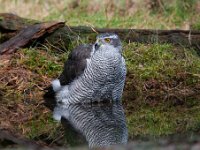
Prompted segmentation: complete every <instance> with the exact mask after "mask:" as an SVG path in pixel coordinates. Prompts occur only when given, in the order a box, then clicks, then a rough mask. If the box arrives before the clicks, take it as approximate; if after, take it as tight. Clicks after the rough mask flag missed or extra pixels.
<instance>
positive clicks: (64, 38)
mask: <svg viewBox="0 0 200 150" xmlns="http://www.w3.org/2000/svg"><path fill="white" fill-rule="evenodd" d="M38 23H40V22H39V21H35V20H31V19H30V20H29V19H24V18H21V17H18V16H16V15H13V14H0V43H2V42H5V41H7V42H8V43H9V42H12V43H13V44H14V43H15V42H13V39H10V38H11V37H13V36H16V35H18V36H20V34H21V32H20V31H22V30H24V29H26V28H29V30H30V29H31V27H34V26H31V25H36V24H38ZM104 32H115V33H117V34H119V36H120V38H121V39H122V40H123V41H125V42H128V43H129V42H138V43H146V44H150V43H171V44H174V45H179V46H184V47H193V48H195V49H196V50H198V52H199V53H200V31H192V30H147V29H108V28H92V27H85V26H77V27H73V26H62V25H61V26H58V28H57V29H56V30H54V31H53V32H51V34H48V35H42V36H41V37H42V39H43V40H42V41H39V40H38V42H40V43H42V44H44V45H51V46H53V47H54V48H55V49H61V50H65V49H67V47H68V45H69V43H70V42H71V41H73V40H77V39H78V38H80V37H88V38H89V39H91V40H92V41H94V40H95V36H96V34H98V33H104ZM9 39H10V40H12V41H10V40H9ZM25 45H26V44H25ZM3 48H4V49H6V48H5V47H3ZM18 48H19V47H18ZM0 51H3V50H2V48H1V47H0ZM6 51H8V53H9V51H11V52H12V51H13V50H9V48H8V49H6ZM3 53H6V52H5V51H4V52H3Z"/></svg>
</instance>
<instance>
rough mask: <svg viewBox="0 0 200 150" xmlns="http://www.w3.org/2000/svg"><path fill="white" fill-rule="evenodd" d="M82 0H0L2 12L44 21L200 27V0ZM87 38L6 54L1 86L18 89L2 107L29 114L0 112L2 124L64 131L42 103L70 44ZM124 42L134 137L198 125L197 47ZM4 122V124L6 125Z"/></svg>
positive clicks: (31, 133)
mask: <svg viewBox="0 0 200 150" xmlns="http://www.w3.org/2000/svg"><path fill="white" fill-rule="evenodd" d="M76 2H77V1H74V2H72V1H69V0H63V1H60V2H57V1H56V0H48V1H45V2H44V1H33V0H21V1H17V0H8V1H3V0H0V3H1V5H0V12H6V11H9V12H10V11H11V12H17V13H18V15H20V16H22V17H27V18H33V19H36V20H42V21H48V20H66V21H67V24H68V25H86V26H92V27H93V26H94V27H113V28H114V27H115V28H116V27H118V28H146V29H147V28H154V29H175V28H179V29H197V30H199V29H200V22H199V19H200V18H199V15H198V14H199V12H200V10H199V6H200V3H199V2H198V1H197V0H196V1H195V0H184V1H181V0H170V1H167V2H164V1H162V3H161V5H159V4H157V3H155V4H152V3H151V2H153V1H148V0H147V1H145V0H144V1H137V0H135V1H134V2H135V3H134V4H132V5H131V4H129V5H127V4H126V3H125V1H122V2H121V3H119V4H117V3H114V2H115V1H114V0H113V1H109V3H108V1H107V0H103V1H98V0H97V1H94V2H89V1H80V2H78V3H76ZM95 6H96V7H95ZM16 8H17V9H16ZM124 10H126V11H124ZM87 39H88V38H87V37H86V39H79V40H77V41H73V42H72V43H71V45H70V46H69V49H68V51H67V52H65V53H59V54H55V53H54V52H53V51H52V50H51V49H49V48H46V47H42V48H34V47H33V48H29V49H21V50H19V51H18V52H17V53H15V54H14V55H12V56H11V59H7V58H4V59H0V66H1V67H2V69H1V70H0V74H1V78H0V81H1V84H0V91H4V94H5V95H4V97H8V96H11V97H12V98H5V99H3V101H2V104H1V105H0V107H1V108H2V109H3V110H4V111H3V112H5V113H6V112H7V114H8V115H9V116H10V118H12V116H14V115H15V114H18V116H17V117H18V118H23V117H25V116H29V117H28V118H27V119H26V120H25V121H24V122H21V121H18V120H17V119H16V120H15V119H14V120H12V119H11V120H9V121H8V120H7V118H5V114H4V113H2V114H1V113H0V116H1V117H0V118H1V119H0V121H1V124H0V126H1V127H5V128H8V129H12V130H14V131H16V132H19V133H21V134H24V135H25V136H28V137H30V138H32V139H36V140H38V139H41V137H42V136H45V138H47V139H56V138H57V137H59V134H61V135H63V130H62V128H61V127H60V126H59V125H58V124H57V123H56V122H54V121H53V120H52V118H51V113H50V111H49V110H47V109H46V108H45V107H44V105H43V104H42V103H43V99H42V97H41V95H42V94H43V91H42V90H43V89H44V88H45V87H47V86H48V85H49V84H50V82H51V80H52V79H53V78H56V77H57V76H58V75H59V74H60V72H61V71H62V67H63V63H64V61H65V60H66V58H67V55H68V54H69V52H70V50H71V49H73V48H74V47H75V46H77V45H78V44H81V43H87V42H88V40H87ZM123 45H124V53H123V55H124V57H125V59H126V64H127V68H128V73H127V80H126V86H125V90H124V96H123V103H124V106H125V111H126V115H127V123H128V128H129V135H130V137H134V136H147V135H150V136H161V135H169V134H176V133H185V132H191V131H194V132H199V125H200V117H199V116H200V114H199V112H198V111H197V110H198V109H199V106H200V103H199V98H198V96H196V95H197V93H198V92H199V89H200V87H199V85H200V84H199V80H200V74H199V72H200V59H199V56H198V55H197V53H196V51H195V50H193V49H189V48H185V47H180V46H179V47H176V46H173V45H171V44H157V43H155V44H149V45H145V44H138V43H123ZM7 60H10V61H7ZM5 72H6V73H7V74H5ZM133 83H134V84H133ZM13 93H16V94H13ZM13 96H14V98H13ZM186 96H187V98H186ZM193 96H195V98H191V97H193ZM14 99H15V101H12V100H14ZM26 103H28V104H27V105H25V104H26ZM22 106H23V109H22V108H21V107H22ZM9 107H12V109H11V110H9V109H8V108H9ZM3 122H6V124H5V123H4V125H2V124H3ZM57 131H59V132H57ZM49 133H51V134H50V135H49ZM48 135H49V136H48Z"/></svg>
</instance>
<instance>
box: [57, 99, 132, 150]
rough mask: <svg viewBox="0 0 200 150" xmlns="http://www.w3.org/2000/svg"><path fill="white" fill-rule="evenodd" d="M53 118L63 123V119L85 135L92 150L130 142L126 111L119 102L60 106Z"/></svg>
mask: <svg viewBox="0 0 200 150" xmlns="http://www.w3.org/2000/svg"><path fill="white" fill-rule="evenodd" d="M53 117H54V119H56V120H62V122H63V119H64V122H66V121H67V122H68V124H70V125H71V126H72V127H73V128H74V129H75V131H77V132H79V134H80V133H81V134H82V135H83V137H84V138H85V139H86V141H87V143H88V145H89V147H90V148H94V147H107V146H111V145H118V144H126V143H127V140H128V131H127V126H126V121H125V115H124V110H123V107H122V104H121V103H119V102H118V103H104V104H74V105H61V104H58V105H57V106H56V107H55V108H54V111H53ZM64 126H66V123H64ZM68 131H69V128H68ZM74 140H76V139H74Z"/></svg>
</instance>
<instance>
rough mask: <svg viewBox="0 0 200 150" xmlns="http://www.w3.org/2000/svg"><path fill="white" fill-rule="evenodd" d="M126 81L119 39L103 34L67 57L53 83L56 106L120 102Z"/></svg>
mask: <svg viewBox="0 0 200 150" xmlns="http://www.w3.org/2000/svg"><path fill="white" fill-rule="evenodd" d="M125 77H126V65H125V59H124V58H123V56H122V43H121V41H120V38H119V36H118V35H116V34H114V33H103V34H99V35H98V36H97V37H96V42H95V43H94V44H86V45H80V46H78V47H76V48H75V49H74V50H73V51H72V52H71V54H69V56H68V60H67V61H66V62H65V65H64V71H63V72H62V74H61V75H60V77H59V78H58V79H56V80H54V81H52V88H53V91H54V92H55V95H56V100H57V102H62V103H64V104H72V103H87V102H94V101H101V100H107V99H109V100H112V101H119V100H120V99H121V97H122V92H123V87H124V82H125Z"/></svg>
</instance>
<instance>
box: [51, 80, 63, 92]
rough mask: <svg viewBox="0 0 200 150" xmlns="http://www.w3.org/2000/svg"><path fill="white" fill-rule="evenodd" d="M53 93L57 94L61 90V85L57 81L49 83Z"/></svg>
mask: <svg viewBox="0 0 200 150" xmlns="http://www.w3.org/2000/svg"><path fill="white" fill-rule="evenodd" d="M51 85H52V87H53V90H54V92H58V91H59V90H60V89H61V84H60V80H59V79H55V80H53V81H52V82H51Z"/></svg>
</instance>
